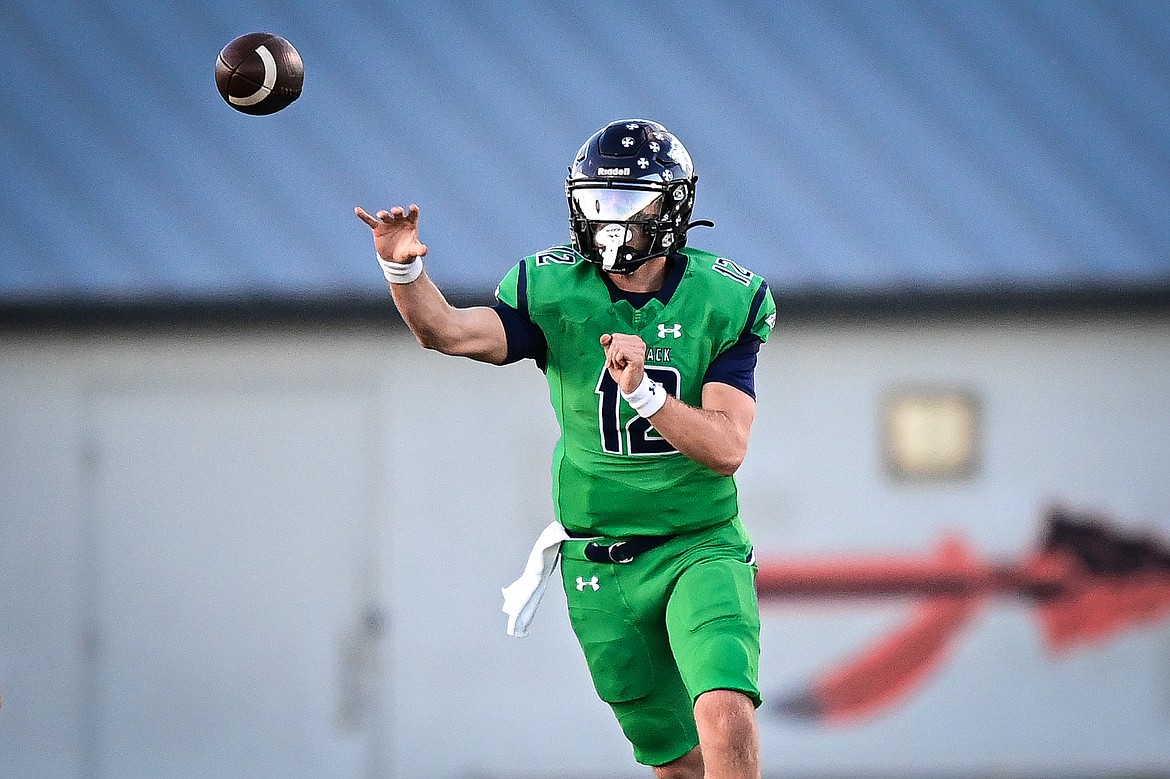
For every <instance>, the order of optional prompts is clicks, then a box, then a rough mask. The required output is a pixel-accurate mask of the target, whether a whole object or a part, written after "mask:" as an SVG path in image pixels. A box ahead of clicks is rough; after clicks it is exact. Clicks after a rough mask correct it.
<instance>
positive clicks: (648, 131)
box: [565, 119, 711, 273]
mask: <svg viewBox="0 0 1170 779" xmlns="http://www.w3.org/2000/svg"><path fill="white" fill-rule="evenodd" d="M698 179H699V177H698V176H696V175H695V167H694V164H693V163H692V162H691V155H690V154H689V153H687V150H686V148H685V147H684V146H683V145H682V143H681V142H680V141H679V139H678V138H676V137H675V136H674V135H673V134H672V133H671V132H670V131H669V130H667V129H666V128H665V127H663V126H662V125H661V124H659V123H658V122H651V121H647V120H645V119H625V120H622V121H620V122H611V123H610V124H608V125H606V126H605V127H603V128H601V129H600V130H598V131H597V132H596V133H594V134H593V135H592V136H590V138H589V140H587V141H585V143H584V145H582V146H581V149H580V151H578V152H577V157H576V159H574V161H573V164H572V165H571V166H570V167H569V175H568V178H566V179H565V195H566V197H567V199H568V201H569V227H570V231H571V233H572V239H573V248H574V249H576V250H577V252H578V253H579V254H581V255H582V256H583V257H585V258H586V259H588V260H589V261H591V262H595V263H597V264H598V265H600V266H601V267H602V268H603V269H604V270H606V271H609V272H612V273H630V272H631V271H633V270H634V269H636V268H637V267H638V266H640V265H641V264H642V263H644V262H646V261H647V260H649V259H652V258H654V257H660V256H662V255H664V254H669V253H671V252H675V251H678V250H679V249H681V248H683V247H684V246H686V242H687V230H688V229H689V228H690V227H692V226H693V224H692V223H691V222H690V221H689V220H690V218H691V209H692V208H693V207H694V205H695V182H696V181H698ZM694 224H711V223H710V222H696V223H694Z"/></svg>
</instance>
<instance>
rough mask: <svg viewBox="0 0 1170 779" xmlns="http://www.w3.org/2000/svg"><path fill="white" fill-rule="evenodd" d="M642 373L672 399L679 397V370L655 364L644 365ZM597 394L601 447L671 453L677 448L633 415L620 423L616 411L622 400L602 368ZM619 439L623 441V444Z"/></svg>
mask: <svg viewBox="0 0 1170 779" xmlns="http://www.w3.org/2000/svg"><path fill="white" fill-rule="evenodd" d="M645 370H646V375H647V376H649V377H650V379H651V380H652V381H656V382H658V383H659V384H661V385H662V388H663V389H665V390H666V391H667V393H669V394H670V395H673V396H674V397H675V398H677V397H678V396H679V387H680V386H681V384H682V382H681V380H680V377H679V373H678V371H677V370H676V369H674V368H664V367H662V366H658V365H647V366H646V368H645ZM596 392H597V394H598V395H600V396H601V399H600V400H599V401H598V403H597V409H598V412H599V415H600V418H601V419H600V427H601V448H602V449H603V450H605V451H606V452H609V453H610V454H632V455H648V454H673V453H674V452H677V451H678V450H677V449H675V448H674V447H673V446H671V445H670V442H669V441H667V440H666V439H665V438H663V437H662V436H661V435H659V433H658V431H657V430H655V429H654V426H653V425H651V424H650V420H649V419H646V418H645V417H639V416H635V417H634V418H633V419H631V420H630V421H629V422H627V423H626V424H625V428H624V430H623V428H622V425H621V414H619V413H618V409H619V405H620V404H621V403H624V402H625V401H623V400H622V393H621V389H620V388H619V387H618V384H617V382H616V381H615V380H614V378H613V377H612V376H610V375H609V371H608V370H605V369H602V371H601V378H599V379H598V380H597V390H596ZM623 439H624V444H625V446H623V445H622V444H623Z"/></svg>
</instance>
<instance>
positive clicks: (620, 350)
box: [601, 333, 646, 393]
mask: <svg viewBox="0 0 1170 779" xmlns="http://www.w3.org/2000/svg"><path fill="white" fill-rule="evenodd" d="M601 345H602V347H604V348H605V367H606V369H607V370H608V371H609V375H610V376H612V377H613V380H614V381H616V382H617V384H618V387H619V388H620V389H621V391H622V392H625V393H630V392H633V391H634V390H635V389H637V388H638V385H639V384H641V383H642V375H643V374H644V373H645V369H646V342H645V341H643V340H642V339H641V338H639V337H638V336H636V335H628V334H626V333H606V334H605V335H603V336H601Z"/></svg>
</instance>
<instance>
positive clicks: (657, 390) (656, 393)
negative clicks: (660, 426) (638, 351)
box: [622, 373, 666, 417]
mask: <svg viewBox="0 0 1170 779" xmlns="http://www.w3.org/2000/svg"><path fill="white" fill-rule="evenodd" d="M622 397H623V398H625V399H626V402H627V403H629V404H630V407H631V408H633V409H634V411H637V412H638V416H640V417H649V416H653V415H654V414H656V413H658V410H659V409H661V408H662V407H663V406H664V405H666V389H665V388H664V387H663V386H662V385H661V384H659V383H658V382H656V381H651V380H650V377H649V376H647V375H646V374H644V373H643V374H642V383H641V384H639V385H638V386H637V387H635V388H634V391H633V392H631V393H629V394H628V395H627V394H626V393H625V392H622Z"/></svg>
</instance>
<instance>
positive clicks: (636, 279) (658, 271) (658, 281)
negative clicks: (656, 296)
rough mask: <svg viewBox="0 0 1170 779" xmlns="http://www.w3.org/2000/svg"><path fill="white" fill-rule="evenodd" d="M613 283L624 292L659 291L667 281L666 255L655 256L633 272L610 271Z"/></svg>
mask: <svg viewBox="0 0 1170 779" xmlns="http://www.w3.org/2000/svg"><path fill="white" fill-rule="evenodd" d="M609 278H610V279H611V280H612V281H613V285H614V286H615V287H617V288H618V289H620V290H621V291H622V292H657V291H658V290H660V289H662V284H663V283H664V282H665V281H666V257H655V258H654V259H652V260H647V261H646V262H644V263H642V264H641V265H639V266H638V267H637V268H636V269H635V270H634V271H633V272H632V273H610V274H609Z"/></svg>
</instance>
